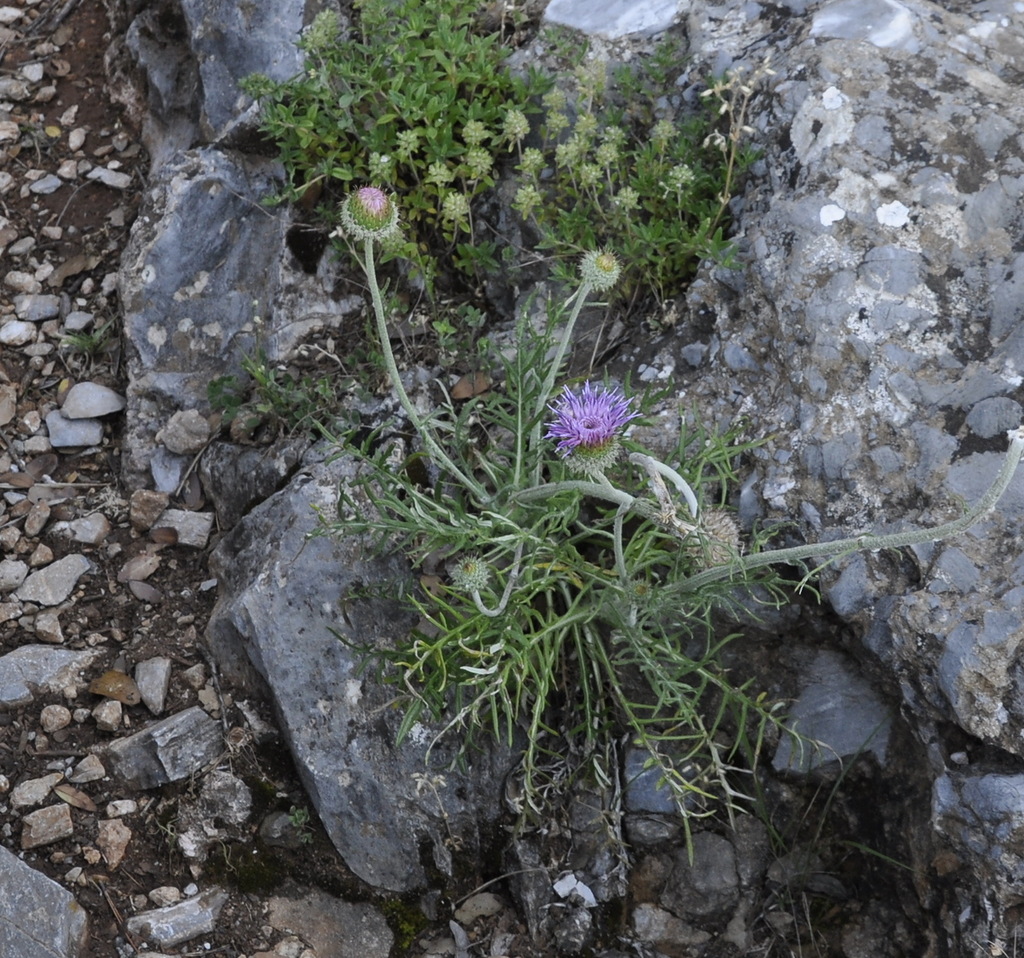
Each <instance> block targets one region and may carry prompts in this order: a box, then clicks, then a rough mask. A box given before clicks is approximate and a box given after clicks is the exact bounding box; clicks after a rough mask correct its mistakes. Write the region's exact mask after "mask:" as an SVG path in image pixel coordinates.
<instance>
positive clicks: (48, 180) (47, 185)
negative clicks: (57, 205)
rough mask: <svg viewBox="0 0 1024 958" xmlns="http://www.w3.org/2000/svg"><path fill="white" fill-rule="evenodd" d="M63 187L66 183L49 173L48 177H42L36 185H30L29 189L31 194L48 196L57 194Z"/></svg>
mask: <svg viewBox="0 0 1024 958" xmlns="http://www.w3.org/2000/svg"><path fill="white" fill-rule="evenodd" d="M63 185H64V181H63V180H62V179H61V178H60V177H59V176H57V175H56V174H55V173H47V174H46V176H41V177H40V178H39V179H38V180H36V181H35V183H30V184H29V187H28V189H29V192H30V193H38V194H40V195H42V196H46V195H48V194H50V193H56V192H57V190H59V189H60V188H61V187H62V186H63Z"/></svg>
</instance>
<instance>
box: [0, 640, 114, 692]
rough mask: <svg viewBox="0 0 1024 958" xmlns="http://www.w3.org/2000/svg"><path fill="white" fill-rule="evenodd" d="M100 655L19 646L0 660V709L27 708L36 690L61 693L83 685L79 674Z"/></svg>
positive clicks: (93, 652) (96, 651)
mask: <svg viewBox="0 0 1024 958" xmlns="http://www.w3.org/2000/svg"><path fill="white" fill-rule="evenodd" d="M101 654H102V653H101V652H100V651H98V650H95V649H89V650H82V651H72V650H71V649H59V648H53V647H52V646H46V645H23V646H21V648H18V649H15V650H14V651H13V652H8V653H7V654H6V655H4V656H2V657H0V708H17V707H18V706H20V705H27V704H28V703H29V702H31V701H32V698H33V696H34V695H35V694H37V692H38V691H40V690H46V691H48V692H61V691H63V690H64V689H65V688H69V687H70V688H78V687H80V686H83V685H85V682H84V681H83V679H82V673H83V672H84V671H85V670H86V669H88V668H89V666H90V665H91V664H92V663H93V662H94V661H95V660H96V659H97V658H98V657H99V656H100V655H101Z"/></svg>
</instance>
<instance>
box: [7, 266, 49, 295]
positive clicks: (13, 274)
mask: <svg viewBox="0 0 1024 958" xmlns="http://www.w3.org/2000/svg"><path fill="white" fill-rule="evenodd" d="M4 285H5V286H9V287H10V288H11V289H13V290H14V291H15V292H18V293H41V292H42V291H43V287H42V284H41V283H40V282H39V280H37V279H36V278H35V276H33V275H32V274H31V273H26V272H25V271H24V270H20V269H12V270H10V271H9V272H8V273H6V274H5V275H4Z"/></svg>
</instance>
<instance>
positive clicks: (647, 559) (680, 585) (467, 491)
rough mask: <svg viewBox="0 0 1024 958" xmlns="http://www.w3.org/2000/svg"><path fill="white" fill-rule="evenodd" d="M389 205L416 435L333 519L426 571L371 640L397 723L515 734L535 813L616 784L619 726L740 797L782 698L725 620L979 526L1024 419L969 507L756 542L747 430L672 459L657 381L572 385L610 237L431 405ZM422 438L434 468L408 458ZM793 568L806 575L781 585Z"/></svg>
mask: <svg viewBox="0 0 1024 958" xmlns="http://www.w3.org/2000/svg"><path fill="white" fill-rule="evenodd" d="M394 207H395V201H394V199H393V197H391V196H390V195H388V194H387V193H386V192H385V191H384V190H381V189H378V188H375V187H370V188H364V189H361V190H359V191H357V192H356V193H354V194H352V195H351V196H350V197H349V198H348V200H346V208H345V209H344V210H343V212H342V216H341V220H342V223H343V224H344V225H343V227H342V228H343V229H346V230H347V231H348V233H349V236H350V238H351V239H352V240H353V241H355V242H356V243H357V244H360V245H361V250H362V265H363V268H364V270H365V272H366V278H367V285H368V288H369V291H370V298H371V303H372V309H373V313H374V315H375V317H376V325H377V329H378V331H379V334H380V348H381V351H382V354H383V356H384V361H385V364H386V369H387V371H388V373H389V375H390V378H391V382H392V386H393V388H394V390H395V392H396V393H397V396H398V399H399V401H400V403H401V406H402V408H403V410H404V414H405V418H406V419H407V420H408V424H409V425H410V426H411V427H412V431H413V433H414V435H415V437H416V439H415V445H414V448H412V449H405V450H403V449H401V448H399V449H397V450H396V447H395V445H394V444H393V443H384V444H382V445H381V446H380V447H379V448H373V446H372V444H367V445H365V446H364V447H362V448H361V449H359V450H357V452H356V454H357V455H358V456H359V457H360V459H361V461H362V469H361V474H362V478H361V479H359V480H357V482H356V483H355V484H354V485H352V486H348V487H344V488H342V489H341V490H340V491H339V509H338V515H337V516H336V517H334V518H331V519H330V520H326V521H325V527H324V530H322V531H326V532H335V533H343V534H346V535H352V534H360V535H364V536H366V537H367V538H368V540H369V541H371V542H372V543H375V544H376V546H377V547H378V548H379V549H380V551H381V552H386V553H388V554H392V553H394V551H395V550H396V549H399V550H401V551H402V552H403V553H404V554H405V555H406V556H407V557H408V559H409V561H410V563H411V565H412V567H413V568H414V569H416V570H418V571H419V573H420V575H421V581H422V583H424V587H423V588H422V589H421V590H419V591H417V592H416V593H415V594H414V595H412V596H410V597H409V601H410V602H411V603H412V604H413V605H414V606H415V608H416V609H417V610H418V612H419V617H420V625H419V626H418V627H417V628H416V629H415V630H414V631H413V632H412V634H411V635H410V636H409V637H408V639H407V640H405V641H401V642H399V643H397V644H395V645H389V646H383V645H369V646H364V647H361V648H362V651H363V652H365V654H366V655H367V656H369V657H370V658H371V659H372V660H375V661H377V662H378V663H380V664H381V666H382V668H383V674H385V675H386V676H387V677H388V678H389V679H390V680H391V681H393V682H394V683H395V684H396V685H397V686H398V687H399V688H400V689H401V695H402V697H403V701H404V703H405V713H404V717H403V721H402V723H401V727H400V732H399V734H400V736H405V735H408V734H409V733H410V732H411V731H412V730H413V729H414V727H416V726H417V724H418V723H420V722H421V720H423V719H426V718H427V717H429V718H431V719H432V720H434V721H436V722H439V724H440V727H441V731H440V732H439V733H438V738H440V737H441V736H444V735H448V734H455V735H460V736H462V738H461V747H462V749H466V748H469V747H471V746H472V744H473V743H474V742H476V741H477V740H478V739H479V738H480V736H483V735H493V736H495V737H497V738H498V739H500V740H502V741H504V742H506V743H508V744H510V745H512V746H514V747H517V748H520V749H521V750H522V764H521V789H520V791H519V796H520V799H519V801H520V810H521V811H522V812H523V814H525V815H530V814H542V813H543V812H544V810H545V801H547V800H548V799H549V798H550V797H551V796H550V788H552V787H554V786H553V784H552V783H553V782H554V781H555V780H556V779H561V780H564V779H565V778H566V775H565V773H566V771H567V770H568V771H569V772H570V773H579V774H586V773H587V772H588V771H589V772H590V773H591V774H593V775H595V776H597V777H598V780H602V779H601V776H602V775H607V767H606V758H607V756H608V755H609V754H611V753H613V752H614V748H613V747H612V743H613V742H614V741H617V740H618V739H619V738H620V737H621V736H622V735H624V734H625V735H627V736H628V737H629V739H630V740H631V741H632V742H633V743H634V744H636V745H637V746H639V747H641V748H643V749H646V751H647V753H648V755H649V756H650V762H651V763H652V764H653V765H655V766H657V768H659V769H660V771H661V774H662V776H663V781H664V783H665V786H666V787H667V788H669V789H670V790H671V794H672V795H673V796H674V797H675V799H676V801H677V805H678V807H679V809H680V812H681V813H682V815H683V820H684V822H685V823H687V827H688V825H689V822H690V821H691V820H692V819H693V818H694V817H695V816H700V815H704V814H710V813H711V812H712V811H713V809H714V808H715V806H716V804H717V803H718V802H724V803H725V805H726V807H732V806H734V805H736V804H738V803H741V802H742V799H743V793H742V789H741V786H740V784H739V782H740V779H739V778H738V776H737V772H738V771H739V770H741V769H745V770H747V771H749V770H751V769H752V768H753V767H754V766H755V765H756V762H757V760H758V752H759V748H760V745H761V743H762V741H763V736H764V733H765V731H766V729H767V728H768V727H769V726H770V725H771V724H773V723H779V722H780V721H781V717H782V716H781V713H780V710H779V706H778V705H777V704H774V703H772V702H770V701H768V700H766V699H765V697H764V696H762V695H759V694H758V693H757V692H756V690H754V689H751V688H750V687H749V686H747V685H736V684H734V683H733V682H732V681H731V679H730V677H729V675H728V673H727V672H726V671H725V669H724V668H723V667H722V665H721V664H720V659H721V651H722V647H723V646H724V644H725V643H726V642H728V641H729V639H730V638H731V636H728V635H725V636H723V635H722V634H721V633H720V631H719V629H718V628H717V626H718V623H719V622H720V621H721V619H720V615H721V613H722V612H723V610H726V611H727V610H728V609H729V608H730V607H731V606H734V605H738V606H742V607H743V608H744V610H748V609H749V605H750V602H751V601H752V596H753V595H755V594H756V595H757V596H758V597H759V601H761V602H767V603H771V604H777V605H781V604H783V603H785V602H787V601H788V600H789V598H790V595H791V592H790V591H788V590H789V588H790V587H800V586H802V585H806V584H807V582H808V581H809V578H810V576H811V575H812V574H813V572H814V571H815V568H817V567H820V566H821V565H822V564H824V563H827V562H828V561H831V559H832V558H834V557H836V556H839V555H844V554H847V553H850V552H852V551H855V550H864V549H867V550H874V549H881V548H899V547H902V546H906V545H912V544H915V543H920V542H924V541H930V540H935V539H939V538H943V537H945V536H947V535H953V534H956V533H958V532H961V531H963V530H964V529H965V528H967V527H968V526H969V525H970V524H971V523H972V522H974V521H977V519H978V518H980V516H981V515H983V514H984V513H985V512H987V511H988V510H990V509H991V508H992V507H993V506H994V505H995V503H996V501H997V500H998V499H999V497H1000V496H1001V494H1002V492H1003V491H1004V490H1005V488H1006V486H1007V485H1008V483H1009V481H1010V479H1011V478H1012V476H1013V473H1014V471H1015V469H1016V467H1017V464H1018V462H1019V460H1020V458H1021V455H1022V453H1024V429H1019V430H1015V431H1014V432H1013V433H1011V436H1010V450H1009V452H1008V454H1007V459H1006V461H1005V464H1004V466H1003V468H1002V470H1001V471H1000V474H999V476H998V477H997V479H996V481H995V482H994V484H993V486H992V488H991V489H990V490H989V492H988V493H987V494H986V495H985V496H984V497H983V499H982V500H981V501H980V502H979V503H978V504H977V505H976V506H975V507H974V508H972V509H971V510H970V511H968V512H967V513H966V514H965V515H964V516H962V517H961V518H959V519H957V520H955V521H953V522H950V523H947V524H945V525H943V526H940V527H938V528H936V529H931V530H914V531H910V532H904V533H897V534H892V535H883V536H874V535H864V536H856V537H853V538H847V539H841V540H838V541H833V542H822V543H814V544H810V545H806V546H800V547H796V548H790V549H781V550H776V551H772V550H768V549H767V548H766V546H767V538H766V537H765V536H764V535H759V536H755V537H754V539H753V541H752V542H750V543H748V545H747V548H746V550H745V551H744V549H742V548H741V546H740V540H739V536H738V531H737V526H736V523H735V521H734V519H733V518H732V517H731V515H730V514H729V512H728V509H727V503H728V498H729V490H730V487H731V486H732V485H733V484H734V483H735V481H736V480H737V479H738V475H737V472H736V467H737V463H738V460H739V458H740V457H741V456H742V454H743V453H744V452H746V451H747V450H749V449H750V448H751V447H752V444H751V443H744V442H741V441H739V438H738V437H739V431H738V430H734V431H732V432H730V433H726V434H724V435H717V434H711V433H708V432H706V431H704V430H702V429H700V428H699V427H698V428H697V429H695V430H693V431H690V432H687V431H685V430H684V431H683V434H682V436H681V438H680V442H679V446H678V449H677V451H676V455H675V456H673V457H666V458H669V459H670V461H663V460H662V459H659V458H657V457H654V456H652V455H650V454H649V453H648V452H647V451H645V450H644V449H642V448H640V447H639V446H638V445H637V444H636V443H634V442H633V441H632V440H631V439H630V436H629V427H630V424H631V423H634V422H636V421H637V420H639V419H640V418H642V417H643V415H644V413H645V409H646V408H647V399H646V397H643V396H632V395H629V394H627V391H626V390H625V389H624V388H623V387H622V386H620V385H618V384H613V383H609V382H593V381H587V382H584V383H582V385H579V384H575V385H574V384H571V383H565V384H561V386H560V388H559V383H558V379H559V376H560V374H561V371H562V369H561V368H562V361H563V359H564V356H565V353H566V350H567V348H568V345H569V343H570V342H571V339H572V335H573V328H574V324H575V322H576V319H577V317H578V315H579V313H580V310H581V309H582V307H583V305H584V303H585V302H586V301H587V300H588V299H589V298H590V297H592V296H594V295H595V294H597V295H600V294H606V293H608V292H610V291H611V289H612V286H613V284H614V282H615V281H616V279H617V278H618V276H619V272H620V266H619V262H618V259H617V258H616V257H615V256H614V254H612V253H611V252H609V251H606V250H597V251H591V252H589V253H588V254H587V255H586V256H584V257H583V261H582V264H581V268H580V272H579V275H578V277H577V280H576V284H577V288H576V291H575V292H574V293H573V294H572V295H571V296H569V297H568V299H567V300H566V301H565V302H564V303H561V304H555V305H552V306H551V308H550V310H549V317H548V318H549V322H548V324H547V326H546V328H545V329H543V330H541V331H540V332H537V331H536V330H535V329H534V327H533V326H532V325H530V324H528V323H527V322H526V321H525V320H524V321H522V322H520V324H519V327H518V341H517V348H516V349H515V350H514V351H513V352H512V354H511V355H510V356H508V357H507V358H506V359H505V360H504V380H503V384H502V386H501V387H500V388H495V389H493V390H491V391H490V392H488V393H484V394H482V395H478V396H475V397H473V398H472V399H469V400H467V401H465V402H463V403H461V404H456V403H455V402H453V401H451V400H450V399H447V398H445V399H444V401H442V402H441V403H440V404H439V405H438V406H437V408H435V409H434V410H433V411H431V412H430V413H429V414H424V413H422V412H421V411H420V410H419V409H418V408H417V406H416V405H415V404H414V403H413V401H412V399H411V397H410V396H409V395H408V394H407V392H406V390H405V388H404V386H403V384H402V379H401V376H400V374H399V370H398V365H397V362H396V359H395V356H394V354H393V353H392V350H391V346H390V344H389V338H388V336H387V330H386V325H385V309H384V303H383V300H382V297H381V293H380V289H379V286H378V283H377V279H376V271H375V263H374V256H375V252H376V250H377V247H378V245H379V244H380V242H381V241H382V240H384V239H385V238H386V237H385V235H383V233H382V232H381V231H382V230H383V229H384V226H385V224H386V225H387V229H389V230H391V229H394V228H396V226H395V224H396V222H397V212H396V210H395V208H394ZM396 451H397V453H398V454H397V456H396ZM424 456H425V457H427V459H429V462H430V466H431V469H430V470H428V471H427V472H426V473H425V472H424V470H423V469H422V468H419V467H417V468H414V467H415V466H417V464H418V463H419V461H420V460H421V459H422V457H424ZM424 475H426V476H427V478H426V479H424ZM367 500H368V501H369V502H370V504H371V505H372V509H370V510H368V509H367V508H366V507H365V503H366V501H367ZM782 566H789V567H792V566H795V567H797V568H802V569H803V570H804V574H803V575H802V576H801V577H800V578H799V579H797V580H796V581H795V582H787V581H786V580H785V579H784V577H783V575H782V574H781V573H780V572H779V571H778V570H779V568H780V567H782ZM755 587H756V592H755ZM339 636H340V637H341V638H342V639H343V640H346V641H350V640H347V639H345V635H344V632H343V630H342V631H339ZM569 777H571V775H570V776H569Z"/></svg>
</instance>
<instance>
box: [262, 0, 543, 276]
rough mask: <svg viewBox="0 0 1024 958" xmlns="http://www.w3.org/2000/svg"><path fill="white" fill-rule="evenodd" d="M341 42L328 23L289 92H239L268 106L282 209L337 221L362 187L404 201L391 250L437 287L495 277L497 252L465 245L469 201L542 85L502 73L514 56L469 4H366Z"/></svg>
mask: <svg viewBox="0 0 1024 958" xmlns="http://www.w3.org/2000/svg"><path fill="white" fill-rule="evenodd" d="M356 7H357V9H358V11H359V17H358V23H357V26H356V28H355V30H354V32H353V34H352V35H351V36H346V35H344V34H343V32H342V29H341V24H340V21H339V19H338V16H337V14H336V13H334V12H332V11H324V12H322V13H320V14H319V15H318V16H317V17H316V19H315V20H314V22H313V24H312V25H311V26H310V28H309V29H308V30H307V32H306V33H305V35H304V36H303V38H302V40H301V44H300V45H301V48H302V50H303V52H304V54H305V56H306V69H305V71H304V72H303V73H302V74H300V75H299V76H297V77H295V78H294V79H291V80H288V81H286V82H283V83H281V82H275V81H273V80H270V79H268V78H267V77H265V76H259V75H254V76H251V77H248V78H247V79H246V80H245V81H243V84H242V87H243V89H244V90H245V91H246V92H247V93H249V94H250V95H251V96H253V97H254V98H256V99H258V100H260V101H261V103H262V104H263V128H264V130H265V131H266V132H267V133H268V134H269V136H270V137H272V138H273V140H274V141H275V143H276V144H277V145H278V147H279V148H280V150H281V158H282V161H283V162H284V165H285V168H286V170H287V172H288V174H289V178H290V186H289V188H288V189H287V191H286V192H285V194H284V195H283V197H282V198H283V199H288V200H292V201H302V202H305V203H307V204H310V203H311V202H314V203H315V201H316V197H317V196H319V195H320V193H321V192H322V193H323V197H324V199H325V200H327V201H328V202H327V203H325V204H324V206H323V207H322V209H323V211H324V212H325V215H327V216H328V217H329V216H330V211H331V210H332V209H333V207H334V201H335V200H336V199H337V197H338V195H339V193H338V191H339V190H340V191H341V192H344V191H345V190H346V189H348V188H349V187H351V186H352V185H355V184H359V183H361V182H374V183H379V184H382V185H384V186H387V187H388V188H389V189H391V190H394V191H397V192H399V193H401V194H402V196H403V215H404V217H405V219H406V222H407V225H408V234H407V236H406V237H405V238H402V239H400V240H397V241H396V244H395V245H393V246H391V247H388V248H386V250H385V252H386V254H390V255H393V254H395V253H398V254H400V255H401V256H403V257H405V258H406V259H408V260H409V261H411V262H412V263H415V264H416V265H417V266H418V267H419V268H420V269H421V271H422V272H423V273H424V274H425V275H426V276H427V278H428V279H429V278H431V277H432V276H433V275H435V274H436V272H437V266H438V263H437V260H438V258H439V257H441V258H446V257H447V258H448V259H450V258H452V257H458V258H459V262H460V263H461V264H462V265H463V266H465V267H467V268H468V269H469V271H470V274H471V275H472V273H473V271H474V270H475V269H476V268H477V267H478V266H481V265H483V266H487V265H493V263H494V259H493V252H494V251H493V246H492V245H491V244H485V243H481V242H479V241H478V242H476V243H465V244H464V243H462V242H461V241H460V238H465V237H471V236H472V232H473V208H472V201H473V199H474V198H475V197H477V196H479V195H480V194H481V193H483V192H484V191H485V190H487V189H489V188H490V187H491V186H493V184H494V176H495V171H494V166H495V158H496V156H498V155H500V154H502V153H503V152H505V151H506V149H507V146H508V143H509V132H508V130H507V127H506V119H507V114H508V112H509V110H510V109H512V108H515V109H517V110H520V111H521V110H523V109H528V106H527V104H528V102H529V100H530V97H531V96H532V95H533V94H535V93H536V92H539V91H540V90H541V89H542V81H541V80H540V78H539V76H538V75H536V74H534V73H531V74H529V75H528V76H526V77H522V78H521V77H517V76H514V75H512V74H511V73H510V72H509V71H507V70H506V69H505V68H504V61H505V58H506V55H507V53H508V52H509V51H508V50H507V48H505V47H503V46H502V45H501V42H500V36H499V35H498V33H496V32H494V31H493V30H492V31H487V30H485V29H483V28H482V27H481V25H480V21H479V19H478V13H479V4H478V3H475V2H471V0H437V2H434V3H431V4H423V3H421V2H420V0H399V2H397V3H396V2H392V0H362V2H359V3H357V4H356Z"/></svg>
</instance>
